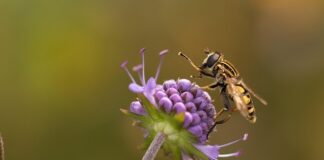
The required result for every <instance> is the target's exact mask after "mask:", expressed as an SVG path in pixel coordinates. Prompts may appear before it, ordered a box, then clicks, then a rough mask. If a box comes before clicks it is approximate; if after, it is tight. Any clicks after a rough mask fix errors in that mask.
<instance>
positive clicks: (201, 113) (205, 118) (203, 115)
mask: <svg viewBox="0 0 324 160" xmlns="http://www.w3.org/2000/svg"><path fill="white" fill-rule="evenodd" d="M197 114H198V115H199V117H200V119H201V120H203V121H206V120H207V118H208V117H207V114H206V112H205V111H198V112H197Z"/></svg>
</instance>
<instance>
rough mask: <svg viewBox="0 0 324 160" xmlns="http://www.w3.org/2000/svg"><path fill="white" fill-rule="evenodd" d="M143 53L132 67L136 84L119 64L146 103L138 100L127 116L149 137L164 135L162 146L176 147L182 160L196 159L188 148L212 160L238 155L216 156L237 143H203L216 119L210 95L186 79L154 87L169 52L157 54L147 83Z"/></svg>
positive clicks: (130, 85) (131, 87)
mask: <svg viewBox="0 0 324 160" xmlns="http://www.w3.org/2000/svg"><path fill="white" fill-rule="evenodd" d="M144 51H145V50H144V49H142V50H141V51H140V54H141V56H142V63H141V64H139V65H137V66H134V67H133V71H134V72H137V74H138V75H139V80H140V83H137V82H136V81H135V79H134V78H133V76H132V75H131V73H130V72H129V70H128V68H127V61H126V62H124V63H123V64H122V65H121V67H122V68H123V69H124V70H125V71H126V73H127V74H128V75H129V77H130V79H131V83H130V84H129V89H130V91H132V92H134V93H137V94H139V95H143V96H144V97H145V98H146V99H147V100H148V101H149V104H145V103H144V102H143V101H141V100H137V101H134V102H132V103H131V105H130V113H132V114H134V115H136V116H135V117H137V118H139V119H138V121H142V122H143V124H141V127H143V128H145V130H146V131H147V133H149V134H154V133H157V132H162V133H164V134H165V135H166V136H167V140H166V142H165V143H170V144H172V145H174V144H177V145H178V147H179V148H180V152H181V153H180V155H182V158H183V159H190V158H192V156H194V157H196V156H195V154H194V153H191V151H190V150H188V147H189V148H190V146H191V147H192V148H193V150H198V151H200V152H201V153H203V155H204V156H205V157H208V158H209V159H212V160H214V159H217V158H218V157H226V156H236V155H238V152H235V153H231V154H219V149H220V148H222V147H225V146H228V145H230V144H233V143H236V142H237V141H239V140H237V141H234V142H231V143H228V144H225V145H214V146H212V145H207V144H206V142H207V139H208V137H207V136H208V133H209V131H210V130H211V128H212V127H213V125H214V123H215V120H214V118H215V116H216V110H215V106H214V105H213V104H212V99H211V97H210V95H209V94H208V93H207V92H205V91H203V90H202V89H201V88H200V87H199V86H198V85H196V84H194V83H192V82H191V81H189V80H187V79H178V80H166V81H164V83H163V84H161V85H160V84H157V78H158V76H159V73H160V70H161V66H162V62H163V58H164V55H165V54H166V53H167V52H168V50H163V51H161V52H160V57H161V58H160V63H159V65H158V68H157V72H156V74H155V76H154V77H150V78H149V79H148V81H146V79H145V72H144V69H145V67H144ZM148 106H152V108H151V109H150V108H149V107H148ZM245 139H246V138H243V140H245Z"/></svg>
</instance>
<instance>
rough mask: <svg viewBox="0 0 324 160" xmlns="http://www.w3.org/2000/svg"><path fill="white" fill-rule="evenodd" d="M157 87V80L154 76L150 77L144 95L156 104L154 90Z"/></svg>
mask: <svg viewBox="0 0 324 160" xmlns="http://www.w3.org/2000/svg"><path fill="white" fill-rule="evenodd" d="M155 87H156V82H155V79H154V78H150V79H149V80H148V81H147V84H146V85H145V86H144V96H145V97H146V98H147V99H148V100H149V101H150V102H151V103H152V104H153V105H156V103H155V99H154V96H153V94H154V91H155Z"/></svg>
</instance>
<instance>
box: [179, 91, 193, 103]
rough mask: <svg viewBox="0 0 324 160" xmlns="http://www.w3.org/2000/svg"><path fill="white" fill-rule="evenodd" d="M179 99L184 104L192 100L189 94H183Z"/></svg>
mask: <svg viewBox="0 0 324 160" xmlns="http://www.w3.org/2000/svg"><path fill="white" fill-rule="evenodd" d="M181 97H182V99H183V100H184V101H185V102H190V101H192V100H193V95H192V94H191V93H190V92H183V93H182V94H181Z"/></svg>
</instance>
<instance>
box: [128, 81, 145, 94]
mask: <svg viewBox="0 0 324 160" xmlns="http://www.w3.org/2000/svg"><path fill="white" fill-rule="evenodd" d="M128 89H129V90H130V91H132V92H134V93H142V92H144V88H143V87H142V86H140V85H138V84H136V83H131V84H129V86H128Z"/></svg>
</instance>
